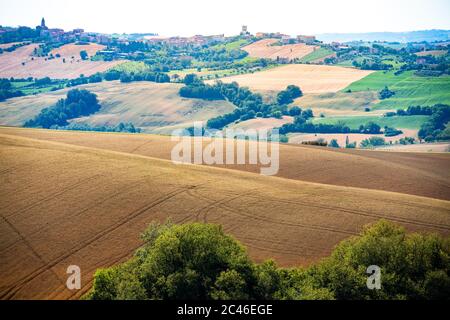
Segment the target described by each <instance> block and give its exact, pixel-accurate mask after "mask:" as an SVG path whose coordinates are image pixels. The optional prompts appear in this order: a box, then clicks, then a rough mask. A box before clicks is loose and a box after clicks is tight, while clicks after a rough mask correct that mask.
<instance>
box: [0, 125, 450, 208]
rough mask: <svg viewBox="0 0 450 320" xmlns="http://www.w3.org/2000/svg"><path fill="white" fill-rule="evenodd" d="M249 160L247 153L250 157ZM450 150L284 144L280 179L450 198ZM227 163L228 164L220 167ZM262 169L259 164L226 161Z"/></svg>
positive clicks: (119, 138) (90, 136)
mask: <svg viewBox="0 0 450 320" xmlns="http://www.w3.org/2000/svg"><path fill="white" fill-rule="evenodd" d="M0 133H4V134H12V135H16V136H22V137H27V138H33V139H39V140H45V141H53V142H60V143H66V144H73V145H77V146H84V147H89V148H99V149H105V150H110V151H117V152H124V153H131V154H138V155H142V156H148V157H153V158H159V159H165V160H170V155H171V150H172V148H173V147H174V146H175V144H176V142H173V141H171V139H170V137H167V136H159V135H147V134H118V133H115V134H109V133H104V134H101V133H92V132H77V131H54V130H41V129H22V128H0ZM247 158H248V157H247ZM449 166H450V154H449V153H442V154H440V153H432V154H427V153H411V154H405V153H396V152H389V153H386V152H374V151H368V150H351V149H342V150H338V149H330V148H317V147H308V146H301V145H285V144H284V145H280V170H279V172H278V175H277V176H278V177H282V178H287V179H292V180H302V181H308V182H315V183H324V184H330V185H338V186H347V187H359V188H366V189H378V190H385V191H392V192H400V193H407V194H412V195H419V196H426V197H432V198H438V199H444V200H450V183H449V181H450V172H449V170H448V168H449ZM222 167H224V166H222ZM226 167H227V168H229V169H236V170H240V171H248V172H252V173H259V171H260V170H259V169H260V168H259V166H257V165H226Z"/></svg>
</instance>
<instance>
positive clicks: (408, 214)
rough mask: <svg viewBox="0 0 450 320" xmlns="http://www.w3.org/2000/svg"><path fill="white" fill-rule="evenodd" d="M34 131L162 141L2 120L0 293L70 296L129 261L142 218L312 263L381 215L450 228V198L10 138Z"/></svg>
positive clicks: (420, 226)
mask: <svg viewBox="0 0 450 320" xmlns="http://www.w3.org/2000/svg"><path fill="white" fill-rule="evenodd" d="M39 132H42V133H44V135H45V134H47V135H51V136H54V137H59V138H61V137H63V138H64V136H71V137H74V138H75V139H78V143H86V142H89V141H91V143H92V140H90V139H89V137H93V138H94V139H97V142H101V141H103V140H106V141H108V140H109V139H116V138H118V137H119V138H121V139H122V141H123V142H124V143H125V144H126V140H127V139H128V137H129V138H130V144H133V139H136V138H138V139H141V138H144V139H146V140H147V142H150V143H151V141H155V140H154V139H157V138H161V137H153V136H132V135H115V134H84V133H66V132H50V131H44V130H42V131H39V130H26V129H1V133H0V152H1V157H0V163H1V171H0V179H1V181H2V183H1V184H0V194H1V197H0V203H1V209H0V213H1V218H2V219H1V220H0V225H1V230H2V232H1V233H0V237H1V241H0V261H1V264H0V297H1V298H2V299H31V298H32V299H76V298H79V297H80V295H81V294H83V293H85V292H87V290H89V288H90V286H91V281H92V275H93V273H94V272H95V270H96V269H97V268H101V267H107V266H111V265H114V264H117V263H118V262H121V261H124V260H126V259H127V258H128V257H130V255H131V254H132V253H133V252H134V251H135V249H136V248H137V247H139V246H140V245H141V242H140V241H139V239H138V234H139V233H140V232H142V231H143V230H144V229H145V227H146V226H147V225H148V223H150V222H151V221H154V220H159V221H164V220H165V219H166V218H167V217H169V216H170V217H171V218H172V220H173V222H175V223H183V222H190V221H202V222H212V223H219V224H221V225H222V226H223V228H224V230H225V232H227V233H230V234H232V235H234V236H235V237H236V238H237V239H238V240H240V241H242V243H243V244H244V245H245V246H246V247H247V248H248V250H249V253H250V256H251V257H252V258H253V259H254V260H255V261H261V260H263V259H268V258H274V259H275V260H276V261H277V262H278V263H279V264H280V265H282V266H296V265H305V264H309V263H311V262H313V261H317V260H318V259H320V258H321V257H324V256H326V255H328V254H329V253H330V251H331V250H332V248H333V246H334V245H336V244H337V243H338V242H339V241H341V240H343V239H345V238H348V237H349V236H352V235H355V234H357V233H358V232H359V231H360V230H361V227H362V226H363V225H365V224H367V223H371V222H374V221H377V220H379V219H380V218H386V219H388V220H390V221H393V222H396V223H399V224H401V225H403V226H405V227H406V228H407V229H408V230H409V231H419V230H420V231H432V232H438V233H440V234H443V235H448V234H449V233H450V218H449V214H450V202H448V201H442V200H434V199H429V198H423V197H415V196H410V195H404V194H397V193H390V192H383V191H374V190H365V189H357V188H347V187H336V186H327V185H320V184H312V183H305V182H301V181H294V180H288V179H280V178H276V177H264V176H260V175H255V174H251V173H246V172H238V171H232V170H224V169H218V168H212V167H206V166H193V165H189V166H184V165H174V164H172V163H171V162H168V161H164V160H159V159H154V158H148V157H142V156H138V155H131V154H125V153H117V152H111V151H107V150H100V149H96V148H86V147H79V146H74V145H68V144H62V143H54V142H49V141H43V140H35V139H30V138H24V137H20V136H18V135H16V134H21V135H27V134H30V133H31V134H32V135H35V136H39ZM11 134H12V135H11ZM40 138H41V139H42V138H43V137H42V136H41V137H40ZM73 142H76V141H73ZM141 142H142V141H141ZM140 145H141V146H142V143H141V144H140ZM287 147H289V146H287ZM290 148H292V147H290ZM305 150H307V149H305ZM313 151H314V152H319V153H321V152H323V153H330V154H335V155H339V154H340V155H342V156H344V157H348V156H349V155H348V154H345V153H338V152H329V151H323V150H313ZM383 154H391V153H383ZM309 155H311V154H309ZM447 159H448V158H447ZM359 160H360V161H361V160H362V161H364V160H363V159H359ZM314 161H316V162H318V160H317V159H314ZM360 161H357V162H356V163H359V162H360ZM356 163H355V164H356ZM375 163H377V162H376V161H374V162H373V164H375ZM341 165H342V163H341ZM355 168H357V167H355V166H353V168H352V169H353V172H355V171H356V170H357V169H355ZM397 169H398V168H397ZM373 170H374V169H373V166H372V171H371V174H370V176H371V177H373V176H374V174H373ZM310 171H313V170H312V169H310ZM365 173H367V172H365ZM327 174H328V173H327ZM384 177H385V178H386V179H390V178H391V177H390V175H389V173H384ZM365 178H366V179H367V175H365ZM375 178H377V179H379V177H375ZM408 178H409V177H408ZM218 181H220V183H217V182H218ZM446 181H447V183H448V180H446ZM69 265H78V266H79V267H80V268H81V272H82V290H80V291H75V292H73V291H69V290H67V289H66V285H65V282H66V279H67V274H66V269H67V267H68V266H69Z"/></svg>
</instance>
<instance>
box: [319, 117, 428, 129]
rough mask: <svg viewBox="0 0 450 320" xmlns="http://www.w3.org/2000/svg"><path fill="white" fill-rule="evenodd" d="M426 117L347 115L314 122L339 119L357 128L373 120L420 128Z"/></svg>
mask: <svg viewBox="0 0 450 320" xmlns="http://www.w3.org/2000/svg"><path fill="white" fill-rule="evenodd" d="M427 119H428V116H409V117H397V116H395V117H380V116H349V117H345V116H342V117H340V116H339V117H330V118H315V119H314V123H325V124H335V123H337V122H339V121H341V122H344V123H345V124H346V125H347V126H349V127H350V128H351V129H357V128H359V126H360V125H361V124H365V123H368V122H369V121H373V122H375V123H377V124H378V125H379V126H381V127H384V126H389V127H395V128H403V129H420V126H421V125H422V123H424V122H425V121H426V120H427Z"/></svg>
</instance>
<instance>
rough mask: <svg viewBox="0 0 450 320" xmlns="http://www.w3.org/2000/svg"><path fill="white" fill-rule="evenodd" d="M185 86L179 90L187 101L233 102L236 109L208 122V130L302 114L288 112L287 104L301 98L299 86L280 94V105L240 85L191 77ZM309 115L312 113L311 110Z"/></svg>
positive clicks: (288, 88) (294, 110) (294, 111)
mask: <svg viewBox="0 0 450 320" xmlns="http://www.w3.org/2000/svg"><path fill="white" fill-rule="evenodd" d="M184 83H185V84H186V86H185V87H183V88H181V89H180V95H181V96H182V97H186V98H200V99H207V100H223V99H226V100H227V101H229V102H231V103H233V104H234V105H235V106H236V107H237V108H236V109H235V110H234V111H233V112H231V113H228V114H225V115H222V116H218V117H216V118H212V119H209V120H208V122H207V126H208V128H211V129H222V128H223V127H224V126H226V125H228V124H230V123H233V122H235V121H237V120H240V121H245V120H249V119H253V118H255V117H265V118H269V117H275V118H281V117H282V116H283V115H298V114H300V113H301V112H302V111H301V109H300V108H298V107H294V108H291V110H289V108H288V106H287V104H288V103H291V102H292V101H293V99H295V98H297V97H300V96H301V95H302V92H301V90H300V88H299V87H297V86H293V85H291V86H288V87H287V88H286V90H284V91H282V92H280V94H279V95H278V99H277V101H278V103H266V102H264V101H263V98H262V96H261V95H260V94H258V93H253V92H252V91H251V90H249V89H248V88H245V87H240V86H239V84H238V83H236V82H233V83H223V82H221V81H218V82H216V83H215V84H214V85H208V84H204V83H203V82H202V81H201V80H200V79H199V78H198V77H197V76H196V75H194V74H188V75H186V76H185V78H184ZM308 112H309V113H311V115H312V112H311V111H308Z"/></svg>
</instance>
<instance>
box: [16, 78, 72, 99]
mask: <svg viewBox="0 0 450 320" xmlns="http://www.w3.org/2000/svg"><path fill="white" fill-rule="evenodd" d="M65 84H66V83H65V82H64V81H61V82H60V83H51V84H46V85H36V84H35V82H34V81H14V82H11V85H12V88H13V89H14V90H20V91H22V92H23V93H24V94H25V95H27V96H28V95H31V94H39V93H45V92H50V91H52V90H56V89H62V88H64V87H65Z"/></svg>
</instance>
